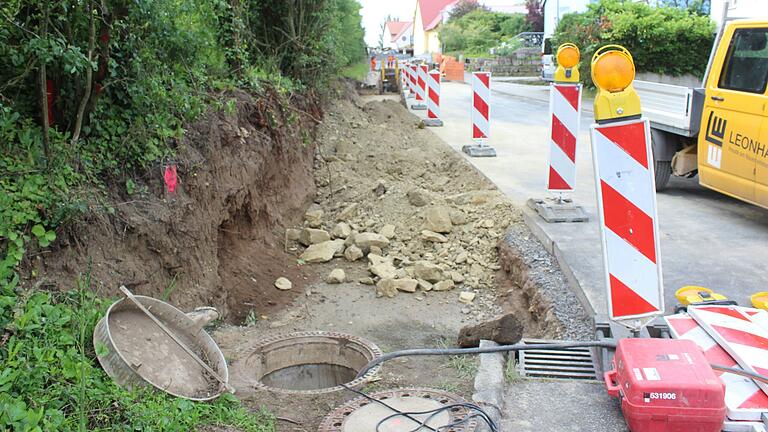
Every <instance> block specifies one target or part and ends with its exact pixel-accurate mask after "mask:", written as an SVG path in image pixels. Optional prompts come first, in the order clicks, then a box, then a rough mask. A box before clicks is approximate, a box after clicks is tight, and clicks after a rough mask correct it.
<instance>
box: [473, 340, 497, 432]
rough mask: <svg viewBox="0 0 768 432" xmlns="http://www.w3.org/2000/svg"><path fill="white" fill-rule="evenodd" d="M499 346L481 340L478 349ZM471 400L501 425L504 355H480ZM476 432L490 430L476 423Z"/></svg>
mask: <svg viewBox="0 0 768 432" xmlns="http://www.w3.org/2000/svg"><path fill="white" fill-rule="evenodd" d="M496 346H499V344H497V343H496V342H493V341H488V340H481V341H480V348H490V347H496ZM472 400H473V401H474V402H475V403H476V404H477V405H479V406H480V407H481V408H483V410H485V412H486V413H487V414H488V415H489V416H490V417H491V419H492V420H493V421H494V423H496V424H497V425H500V424H501V413H502V410H503V408H504V354H502V353H491V354H480V367H479V368H478V369H477V375H476V376H475V390H474V393H473V394H472ZM477 430H478V432H487V431H489V430H490V428H488V425H486V424H485V423H484V422H483V421H479V423H478V428H477Z"/></svg>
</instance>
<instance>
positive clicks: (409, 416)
mask: <svg viewBox="0 0 768 432" xmlns="http://www.w3.org/2000/svg"><path fill="white" fill-rule="evenodd" d="M340 386H341V387H343V388H344V389H346V390H349V391H351V392H352V393H355V394H357V395H360V396H363V397H364V398H366V399H368V400H369V401H371V402H376V403H378V404H381V405H383V406H384V407H386V408H388V409H389V410H391V411H394V414H392V415H390V416H387V417H385V418H383V419H382V420H381V421H379V422H378V423H377V424H376V429H375V432H379V430H380V428H381V426H382V425H383V424H384V423H385V422H386V421H387V420H390V419H392V418H395V417H399V416H403V417H405V418H407V419H409V420H411V421H413V422H414V423H418V426H417V427H416V428H415V429H412V430H411V431H409V432H417V431H419V430H421V428H427V429H429V430H431V431H434V432H439V431H440V430H443V429H450V428H453V427H456V426H458V425H460V424H462V423H466V422H467V421H469V420H471V419H472V418H475V417H479V418H482V419H483V421H485V423H486V424H487V425H488V427H490V428H491V432H498V426H496V423H495V422H494V421H493V419H491V417H490V416H489V415H488V413H486V412H485V411H484V410H483V409H482V408H480V407H479V406H478V405H475V404H472V403H456V404H451V405H445V406H442V407H440V408H436V409H433V410H427V411H413V412H404V411H400V410H398V409H397V408H395V407H392V406H390V405H388V404H386V403H385V402H383V401H381V400H379V399H376V398H374V397H372V396H370V395H368V394H366V393H364V392H362V391H359V390H356V389H353V388H352V387H349V386H346V385H344V384H340ZM455 407H464V408H467V409H468V410H474V411H477V413H476V414H470V415H468V416H467V417H465V418H463V419H461V420H458V421H455V422H452V423H449V424H447V425H444V426H439V427H438V428H437V429H435V428H433V427H432V426H430V425H428V424H427V423H429V421H430V420H432V418H434V416H435V415H437V414H439V413H441V412H443V411H447V410H449V409H452V408H455ZM424 414H430V415H429V416H428V417H427V418H425V419H424V420H423V421H419V420H418V419H417V418H414V417H413V416H414V415H424Z"/></svg>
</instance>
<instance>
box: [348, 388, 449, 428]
mask: <svg viewBox="0 0 768 432" xmlns="http://www.w3.org/2000/svg"><path fill="white" fill-rule="evenodd" d="M339 385H340V386H341V387H344V388H345V389H347V390H349V391H351V392H352V393H355V394H357V395H360V396H363V397H364V398H366V399H368V400H369V401H371V402H376V403H378V404H380V405H383V406H385V407H386V408H389V409H390V410H392V411H394V412H396V413H399V414H403V415H404V416H405V418H407V419H408V420H412V421H414V422H416V423H418V422H419V420H418V419H416V418H413V417H412V416H411V415H409V414H404V413H403V412H402V411H400V410H399V409H397V408H394V407H391V406H389V405H387V404H386V403H384V402H382V401H380V400H378V399H376V398H374V397H371V396H369V395H367V394H365V393H364V392H361V391H359V390H356V389H353V388H352V387H348V386H346V385H344V384H339ZM425 427H426V428H427V429H429V430H431V431H433V432H439V431H438V430H437V429H435V428H433V427H432V426H429V425H425ZM376 430H377V432H378V426H377V429H376Z"/></svg>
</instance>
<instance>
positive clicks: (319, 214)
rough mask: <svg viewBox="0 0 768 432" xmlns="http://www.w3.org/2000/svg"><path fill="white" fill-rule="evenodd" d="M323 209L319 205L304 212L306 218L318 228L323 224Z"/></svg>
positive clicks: (313, 226) (310, 224)
mask: <svg viewBox="0 0 768 432" xmlns="http://www.w3.org/2000/svg"><path fill="white" fill-rule="evenodd" d="M324 214H325V212H323V209H321V208H319V207H310V208H309V210H307V212H306V213H304V220H305V221H306V222H307V225H309V226H310V227H312V228H317V227H319V226H321V225H322V224H323V215H324Z"/></svg>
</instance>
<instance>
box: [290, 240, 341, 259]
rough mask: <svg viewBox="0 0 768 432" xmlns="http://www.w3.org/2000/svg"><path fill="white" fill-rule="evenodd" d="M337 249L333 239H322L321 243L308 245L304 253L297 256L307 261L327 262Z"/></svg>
mask: <svg viewBox="0 0 768 432" xmlns="http://www.w3.org/2000/svg"><path fill="white" fill-rule="evenodd" d="M337 249H338V247H337V244H336V242H335V241H330V240H329V241H324V242H322V243H317V244H313V245H310V246H309V247H308V248H307V249H306V250H305V251H304V253H302V254H301V256H299V259H301V260H302V261H304V262H307V263H319V262H328V261H330V260H332V259H333V256H334V255H335V254H336V250H337Z"/></svg>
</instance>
